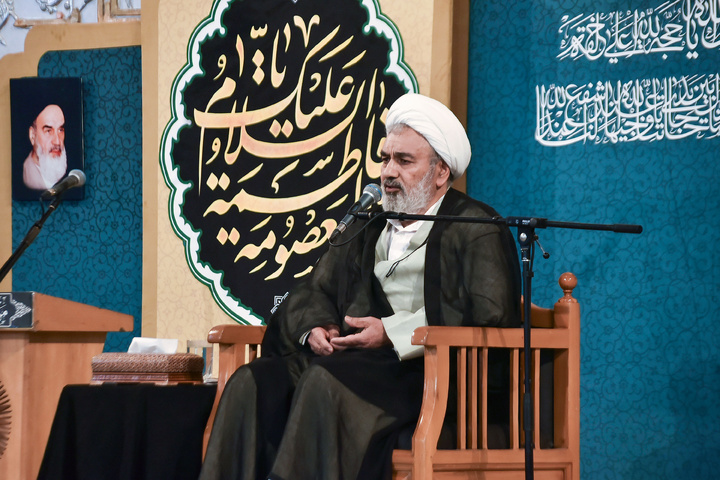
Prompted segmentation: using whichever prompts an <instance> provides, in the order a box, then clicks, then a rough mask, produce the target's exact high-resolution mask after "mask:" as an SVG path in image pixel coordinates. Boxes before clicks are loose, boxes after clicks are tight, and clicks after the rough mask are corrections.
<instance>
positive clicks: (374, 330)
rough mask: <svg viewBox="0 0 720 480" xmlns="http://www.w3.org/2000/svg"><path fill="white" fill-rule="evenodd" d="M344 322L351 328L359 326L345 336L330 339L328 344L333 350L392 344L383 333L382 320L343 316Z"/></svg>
mask: <svg viewBox="0 0 720 480" xmlns="http://www.w3.org/2000/svg"><path fill="white" fill-rule="evenodd" d="M345 322H347V324H348V325H350V326H351V327H353V328H359V329H360V331H359V332H358V333H355V334H352V335H348V336H346V337H335V338H331V339H330V345H332V347H333V348H334V349H335V350H344V349H346V348H379V347H382V346H384V345H392V342H391V341H390V338H388V336H387V333H385V327H384V326H383V323H382V320H380V319H379V318H375V317H360V318H357V317H345Z"/></svg>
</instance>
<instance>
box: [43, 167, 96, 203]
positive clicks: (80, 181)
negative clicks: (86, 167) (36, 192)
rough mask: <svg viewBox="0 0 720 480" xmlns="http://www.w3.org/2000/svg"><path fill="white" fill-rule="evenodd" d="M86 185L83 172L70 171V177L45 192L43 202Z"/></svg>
mask: <svg viewBox="0 0 720 480" xmlns="http://www.w3.org/2000/svg"><path fill="white" fill-rule="evenodd" d="M83 185H85V174H84V173H83V171H82V170H77V169H75V170H70V173H68V176H67V177H65V178H63V179H62V180H60V181H59V182H58V183H56V184H55V185H53V187H52V188H48V189H47V190H45V191H44V192H43V193H42V195H41V197H40V198H42V199H43V200H47V199H49V198H52V197H57V196H58V195H60V194H61V193H63V192H64V191H65V190H69V189H71V188H75V187H82V186H83Z"/></svg>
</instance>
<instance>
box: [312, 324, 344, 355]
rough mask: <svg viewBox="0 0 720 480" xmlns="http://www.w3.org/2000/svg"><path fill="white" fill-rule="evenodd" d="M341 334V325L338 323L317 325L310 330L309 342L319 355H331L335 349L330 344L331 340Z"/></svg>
mask: <svg viewBox="0 0 720 480" xmlns="http://www.w3.org/2000/svg"><path fill="white" fill-rule="evenodd" d="M338 336H340V327H338V326H337V325H327V326H325V327H315V328H313V329H312V330H310V335H308V338H307V343H308V345H310V348H311V349H312V351H313V352H315V353H316V354H318V355H330V354H331V353H333V352H334V351H335V349H334V348H333V346H332V345H331V344H330V340H332V339H333V338H336V337H338Z"/></svg>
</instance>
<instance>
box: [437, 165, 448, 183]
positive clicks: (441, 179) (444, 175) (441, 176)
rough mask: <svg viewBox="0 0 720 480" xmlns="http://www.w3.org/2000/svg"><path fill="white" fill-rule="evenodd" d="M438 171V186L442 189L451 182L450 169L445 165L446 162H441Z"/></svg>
mask: <svg viewBox="0 0 720 480" xmlns="http://www.w3.org/2000/svg"><path fill="white" fill-rule="evenodd" d="M437 170H438V176H437V186H438V187H442V186H443V185H446V184H447V183H448V182H449V181H450V167H448V164H447V163H445V160H440V161H439V162H438V164H437Z"/></svg>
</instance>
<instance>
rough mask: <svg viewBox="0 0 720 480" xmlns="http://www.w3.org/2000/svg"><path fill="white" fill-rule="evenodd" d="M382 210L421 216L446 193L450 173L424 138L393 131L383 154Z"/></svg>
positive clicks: (411, 131) (389, 135)
mask: <svg viewBox="0 0 720 480" xmlns="http://www.w3.org/2000/svg"><path fill="white" fill-rule="evenodd" d="M380 157H381V159H382V167H381V169H380V180H381V181H382V193H383V208H384V209H385V210H386V211H396V212H404V213H413V214H422V213H425V212H426V211H427V209H428V208H430V206H432V205H433V204H434V203H435V202H437V201H438V200H439V199H440V197H441V196H442V195H443V194H444V193H445V191H446V190H447V181H448V178H449V169H448V167H447V165H446V164H445V162H443V161H442V160H440V159H439V158H437V155H436V154H435V151H434V150H433V149H432V147H431V146H430V144H429V143H428V142H427V140H425V138H424V137H423V136H422V135H420V134H419V133H417V132H416V131H415V130H413V129H411V128H408V127H404V128H400V129H396V130H393V131H391V132H390V133H389V134H388V136H387V138H386V139H385V143H384V144H383V147H382V151H381V153H380Z"/></svg>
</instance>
